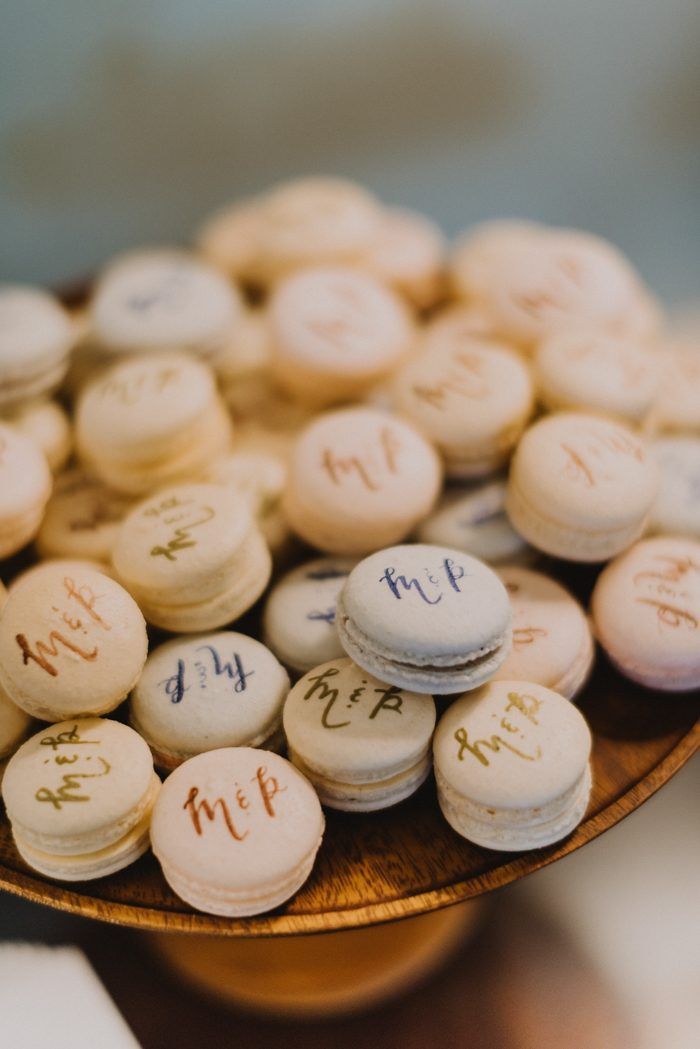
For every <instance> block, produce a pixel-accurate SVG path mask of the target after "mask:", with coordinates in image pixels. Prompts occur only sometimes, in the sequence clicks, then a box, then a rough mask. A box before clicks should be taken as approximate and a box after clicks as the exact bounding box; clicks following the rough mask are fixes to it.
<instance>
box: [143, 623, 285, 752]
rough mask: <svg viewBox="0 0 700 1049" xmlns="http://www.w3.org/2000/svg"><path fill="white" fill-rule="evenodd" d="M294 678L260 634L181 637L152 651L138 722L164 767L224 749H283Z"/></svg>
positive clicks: (144, 675)
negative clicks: (287, 704)
mask: <svg viewBox="0 0 700 1049" xmlns="http://www.w3.org/2000/svg"><path fill="white" fill-rule="evenodd" d="M288 692H289V677H288V675H287V672H286V671H285V670H284V668H283V667H282V666H281V665H280V664H279V663H278V662H277V660H276V659H275V657H274V656H273V654H272V652H270V651H269V649H267V648H265V646H264V645H261V644H260V642H259V641H256V640H255V638H252V637H247V636H246V635H245V634H237V633H234V632H233V631H226V630H222V631H219V632H217V633H214V634H200V635H198V636H197V637H189V638H180V637H178V638H174V639H173V640H172V641H166V642H165V644H163V645H159V647H158V648H156V649H154V651H152V652H151V654H150V655H149V657H148V659H147V661H146V666H145V667H144V670H143V673H142V675H141V677H140V679H139V681H138V684H137V685H136V688H135V689H134V691H133V692H132V694H131V700H130V706H129V716H130V719H131V724H132V725H133V726H134V728H135V729H136V730H137V732H138V733H139V734H140V735H141V736H143V738H144V739H145V740H146V742H147V743H148V745H149V746H150V748H151V750H152V751H153V756H154V759H155V763H156V765H158V767H159V768H164V769H173V768H176V767H177V766H178V765H180V764H182V762H183V761H185V760H186V759H187V758H191V757H194V755H195V754H201V753H203V752H204V751H207V750H217V749H218V748H219V747H265V748H272V749H277V748H278V747H279V746H280V744H281V742H282V736H281V728H282V704H283V703H284V700H285V698H286V696H287V693H288Z"/></svg>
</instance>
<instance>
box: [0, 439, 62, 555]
mask: <svg viewBox="0 0 700 1049" xmlns="http://www.w3.org/2000/svg"><path fill="white" fill-rule="evenodd" d="M51 484H52V482H51V472H50V470H49V467H48V463H47V461H46V457H45V455H44V453H43V452H42V451H40V449H39V448H38V447H37V445H36V443H35V442H34V441H32V440H31V438H29V437H27V436H26V435H25V434H23V433H22V432H21V431H20V430H19V429H18V428H17V427H15V426H12V425H8V424H6V423H2V422H0V532H3V531H4V529H5V527H9V526H11V525H12V523H13V521H14V519H15V518H19V519H20V520H21V519H22V518H26V517H27V516H32V515H36V514H38V515H41V514H42V513H43V509H44V506H45V505H46V502H47V500H48V498H49V495H50V494H51ZM38 524H39V521H37V527H38ZM18 549H19V546H16V547H15V550H18ZM11 552H14V551H9V550H8V551H7V553H1V554H0V556H2V557H5V556H7V555H8V554H9V553H11Z"/></svg>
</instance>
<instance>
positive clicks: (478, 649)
mask: <svg viewBox="0 0 700 1049" xmlns="http://www.w3.org/2000/svg"><path fill="white" fill-rule="evenodd" d="M336 623H337V627H338V635H339V637H340V642H341V644H342V646H343V648H344V649H345V651H346V652H347V654H348V655H349V656H350V658H351V659H353V660H354V661H355V662H356V663H357V664H358V665H359V666H361V667H363V668H364V669H365V670H367V671H369V673H371V674H374V675H375V676H376V677H378V678H379V680H380V681H387V682H389V684H391V685H396V686H397V687H398V688H406V689H410V690H412V691H414V692H423V693H432V694H434V695H446V694H449V693H454V692H459V691H465V690H466V689H470V688H476V687H477V686H478V685H481V684H482V683H483V682H484V681H486V680H487V679H488V678H489V677H491V676H492V675H493V674H494V673H495V672H496V670H498V668H499V667H500V665H501V664H502V663H503V661H504V660H505V658H506V656H507V655H508V652H509V651H510V646H511V611H510V602H509V600H508V592H507V591H506V588H505V587H504V586H503V584H502V583H501V581H500V579H499V578H498V576H497V575H496V574H495V572H493V571H492V570H491V569H490V568H488V567H487V566H486V565H485V564H483V563H482V562H481V561H477V560H476V558H474V557H469V556H468V555H467V554H462V553H460V552H459V551H457V550H450V549H449V548H447V547H441V546H428V545H423V544H416V545H415V546H395V547H391V548H389V549H388V550H380V551H379V552H378V553H375V554H371V555H370V556H369V557H366V558H365V559H364V561H360V563H359V564H358V565H357V566H356V567H355V568H354V569H353V570H352V572H351V573H350V575H349V577H348V579H347V581H346V583H345V586H344V587H343V589H342V591H341V592H340V596H339V597H338V602H337V611H336Z"/></svg>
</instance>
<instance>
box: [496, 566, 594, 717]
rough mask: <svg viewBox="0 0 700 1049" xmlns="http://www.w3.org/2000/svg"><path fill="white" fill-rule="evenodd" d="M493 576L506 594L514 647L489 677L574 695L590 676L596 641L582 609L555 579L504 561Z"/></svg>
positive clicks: (570, 696)
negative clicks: (511, 618)
mask: <svg viewBox="0 0 700 1049" xmlns="http://www.w3.org/2000/svg"><path fill="white" fill-rule="evenodd" d="M498 575H499V576H500V578H501V581H502V582H503V583H504V584H505V588H506V590H507V591H508V594H509V596H510V603H511V608H512V612H513V648H512V649H511V652H510V655H509V656H508V657H507V659H506V661H505V663H503V664H502V666H501V667H499V669H498V670H497V671H496V673H495V674H494V676H493V678H492V680H493V681H532V682H535V683H536V684H538V685H544V687H545V688H551V689H552V691H554V692H558V693H559V695H560V696H564V697H565V699H573V698H574V697H575V696H576V695H578V693H579V692H580V691H581V689H582V688H583V686H584V685H585V684H586V681H587V680H588V678H589V675H590V673H591V670H592V668H593V660H594V658H595V646H594V644H593V637H592V634H591V629H590V626H589V625H588V619H587V618H586V613H585V612H584V610H583V609H582V608H581V606H580V605H579V603H578V601H576V599H575V598H573V597H572V596H571V594H570V593H569V591H568V590H566V589H565V588H564V587H563V586H562V585H561V584H560V583H557V582H556V580H554V579H550V578H549V576H546V575H544V574H543V573H542V572H534V571H532V570H531V569H528V568H520V567H518V566H516V565H507V566H504V567H503V568H501V569H499V571H498Z"/></svg>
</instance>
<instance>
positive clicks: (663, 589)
mask: <svg viewBox="0 0 700 1049" xmlns="http://www.w3.org/2000/svg"><path fill="white" fill-rule="evenodd" d="M591 615H592V617H593V628H594V631H595V635H596V637H597V638H598V641H599V642H600V644H601V645H602V646H603V648H604V649H605V651H606V652H607V654H608V656H609V657H610V659H611V661H612V662H613V663H614V665H615V666H616V667H617V668H618V670H619V671H620V672H621V673H622V674H624V675H625V677H628V678H630V679H631V680H632V681H636V682H638V684H640V685H645V686H646V687H647V688H655V689H659V690H661V691H662V692H685V691H690V690H691V689H696V688H700V543H699V542H696V541H694V540H692V539H680V538H676V537H672V536H668V537H666V536H660V537H658V538H654V539H645V540H644V541H643V542H640V543H637V544H636V545H635V546H633V547H631V548H630V549H629V550H627V551H626V552H625V553H624V554H621V555H620V557H618V558H616V559H615V560H614V561H612V562H611V563H610V564H609V565H608V566H607V567H606V568H605V569H604V570H603V572H602V573H601V574H600V576H599V577H598V581H597V583H596V585H595V589H594V590H593V596H592V598H591Z"/></svg>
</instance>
